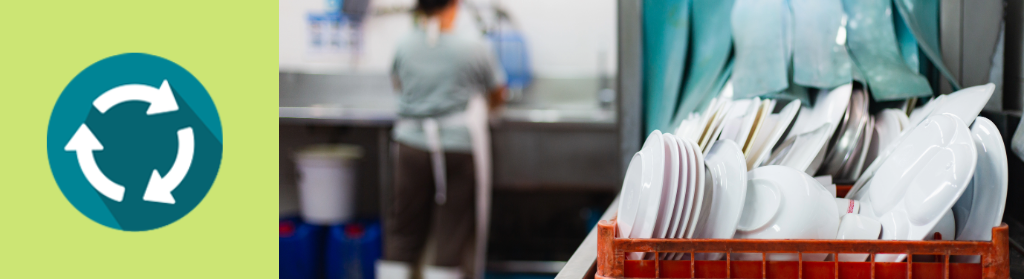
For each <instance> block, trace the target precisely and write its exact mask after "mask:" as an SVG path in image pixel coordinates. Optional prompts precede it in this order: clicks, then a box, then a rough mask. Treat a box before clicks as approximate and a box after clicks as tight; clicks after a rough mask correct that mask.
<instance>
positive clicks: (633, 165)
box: [616, 152, 649, 238]
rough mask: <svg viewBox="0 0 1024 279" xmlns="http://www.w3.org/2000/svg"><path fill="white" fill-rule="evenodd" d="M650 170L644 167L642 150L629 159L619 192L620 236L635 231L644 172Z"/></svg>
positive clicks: (618, 218) (618, 222) (626, 235)
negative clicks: (634, 225) (634, 226)
mask: <svg viewBox="0 0 1024 279" xmlns="http://www.w3.org/2000/svg"><path fill="white" fill-rule="evenodd" d="M648 171H649V170H647V169H645V168H644V157H643V154H642V153H640V152H637V153H635V154H633V159H631V160H629V167H627V168H626V176H625V178H624V179H623V180H622V189H620V192H619V197H621V201H620V202H619V210H618V212H617V214H616V216H617V217H616V218H617V221H616V225H617V226H618V228H619V235H618V237H622V238H625V237H629V234H630V232H632V231H633V223H634V222H635V220H636V209H637V204H638V203H639V202H640V201H639V199H640V189H641V188H643V184H644V181H643V179H644V177H645V175H644V172H648Z"/></svg>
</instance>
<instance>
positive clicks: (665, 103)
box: [643, 0, 690, 134]
mask: <svg viewBox="0 0 1024 279" xmlns="http://www.w3.org/2000/svg"><path fill="white" fill-rule="evenodd" d="M643 30H644V49H643V51H644V73H643V76H644V91H643V99H644V123H645V124H644V125H645V127H646V129H645V131H646V132H645V134H647V133H650V132H651V131H653V130H655V129H661V130H667V129H668V126H669V122H670V121H671V119H672V114H673V112H675V108H676V104H677V103H678V100H679V91H680V87H682V80H683V74H684V70H685V68H684V66H685V65H686V50H687V46H688V39H689V32H690V1H689V0H672V1H658V0H653V1H644V3H643Z"/></svg>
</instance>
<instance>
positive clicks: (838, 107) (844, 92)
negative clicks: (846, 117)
mask: <svg viewBox="0 0 1024 279" xmlns="http://www.w3.org/2000/svg"><path fill="white" fill-rule="evenodd" d="M852 93H853V83H847V84H845V85H842V86H839V87H836V88H835V89H832V90H831V91H829V90H821V91H819V92H818V96H817V99H816V100H817V101H816V102H815V103H814V108H813V109H809V111H808V112H809V113H802V112H801V113H800V117H799V119H798V120H797V123H795V124H794V126H793V132H792V133H790V136H789V137H787V139H788V138H792V137H794V136H796V135H799V134H803V133H807V132H810V131H812V130H814V129H817V128H818V127H821V125H822V124H825V123H832V124H833V125H832V126H833V127H832V128H831V129H830V130H829V131H828V134H829V136H831V135H832V134H833V133H835V129H836V128H838V126H839V121H840V120H841V119H842V118H843V114H844V113H845V112H846V106H848V105H849V104H850V94H852ZM805 115H806V116H805Z"/></svg>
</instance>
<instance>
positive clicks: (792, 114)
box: [747, 100, 800, 170]
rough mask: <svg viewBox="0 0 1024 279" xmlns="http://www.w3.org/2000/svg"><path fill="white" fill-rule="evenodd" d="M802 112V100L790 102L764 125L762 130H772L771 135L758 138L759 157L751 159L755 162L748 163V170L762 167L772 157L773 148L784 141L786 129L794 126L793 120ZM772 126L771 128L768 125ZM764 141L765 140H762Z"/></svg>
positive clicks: (755, 152) (756, 148) (757, 150)
mask: <svg viewBox="0 0 1024 279" xmlns="http://www.w3.org/2000/svg"><path fill="white" fill-rule="evenodd" d="M799 111H800V100H794V101H792V102H789V104H787V105H786V106H785V107H783V108H782V111H780V112H779V113H778V114H773V115H771V116H769V117H768V118H769V120H768V122H766V123H765V125H763V127H762V129H771V131H772V132H771V133H764V135H765V136H764V137H758V139H756V140H755V143H756V147H755V148H754V154H758V155H757V156H754V157H751V158H752V159H753V160H748V161H747V168H748V169H750V170H752V169H754V167H756V166H760V165H761V164H762V163H764V162H765V161H766V160H768V155H771V152H772V148H773V147H775V144H776V143H778V142H779V140H780V139H782V134H784V133H786V129H789V127H790V126H791V125H792V124H793V119H794V118H796V114H797V112H799ZM769 123H770V124H771V126H770V127H769V126H768V124H769ZM762 139H764V140H762Z"/></svg>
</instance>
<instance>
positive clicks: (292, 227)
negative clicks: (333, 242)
mask: <svg viewBox="0 0 1024 279" xmlns="http://www.w3.org/2000/svg"><path fill="white" fill-rule="evenodd" d="M278 227H279V234H278V237H279V240H278V245H280V247H279V253H280V254H279V256H278V259H279V261H280V262H279V263H278V268H279V274H278V276H279V277H280V278H282V279H313V278H322V277H323V260H322V259H323V252H324V249H323V248H324V241H325V238H326V236H327V231H328V228H327V227H322V226H316V225H310V224H306V223H303V222H302V221H300V220H299V219H298V218H290V219H284V220H281V221H280V222H279V224H278Z"/></svg>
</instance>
